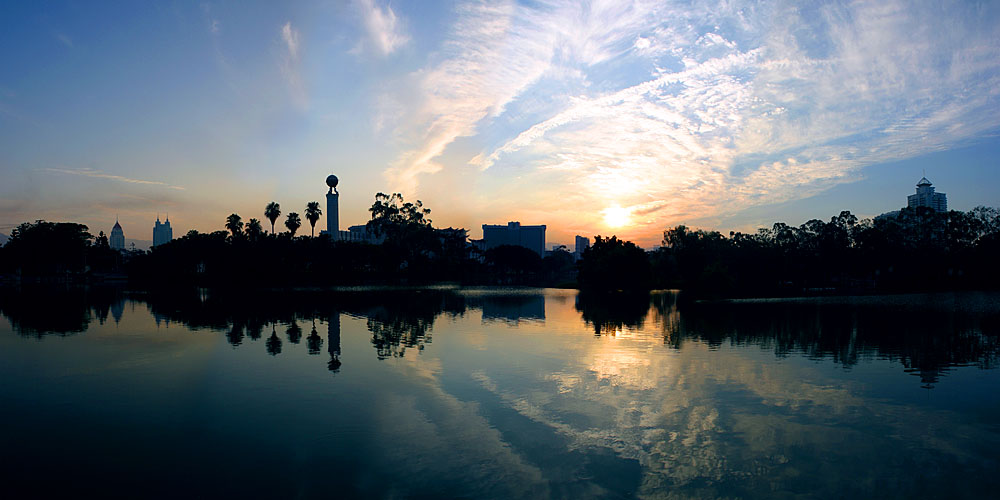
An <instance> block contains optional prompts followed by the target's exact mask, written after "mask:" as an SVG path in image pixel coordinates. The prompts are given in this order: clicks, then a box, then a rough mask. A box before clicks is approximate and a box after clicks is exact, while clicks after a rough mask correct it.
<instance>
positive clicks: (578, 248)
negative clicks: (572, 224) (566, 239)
mask: <svg viewBox="0 0 1000 500" xmlns="http://www.w3.org/2000/svg"><path fill="white" fill-rule="evenodd" d="M588 247H590V238H588V237H586V236H579V235H577V237H576V245H575V248H574V249H573V255H574V256H575V257H576V258H577V259H579V258H580V257H583V251H584V250H586V249H587V248H588Z"/></svg>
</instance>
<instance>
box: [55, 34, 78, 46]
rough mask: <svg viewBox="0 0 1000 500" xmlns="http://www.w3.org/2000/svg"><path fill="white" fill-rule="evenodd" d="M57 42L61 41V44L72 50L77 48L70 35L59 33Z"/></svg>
mask: <svg viewBox="0 0 1000 500" xmlns="http://www.w3.org/2000/svg"><path fill="white" fill-rule="evenodd" d="M56 40H59V43H61V44H63V45H65V46H66V47H67V48H70V49H72V48H74V47H75V45H74V44H73V39H72V38H70V37H69V35H67V34H65V33H57V34H56Z"/></svg>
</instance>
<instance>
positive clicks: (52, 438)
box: [0, 289, 1000, 498]
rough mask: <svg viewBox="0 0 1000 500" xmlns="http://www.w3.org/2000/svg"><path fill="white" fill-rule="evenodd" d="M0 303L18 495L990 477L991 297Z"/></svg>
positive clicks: (599, 491)
mask: <svg viewBox="0 0 1000 500" xmlns="http://www.w3.org/2000/svg"><path fill="white" fill-rule="evenodd" d="M0 297H2V300H0V377H2V383H0V407H2V412H0V426H2V427H0V429H2V431H0V450H2V457H3V458H2V463H0V479H2V481H3V488H4V491H5V492H7V493H8V494H9V493H10V492H20V494H21V495H24V496H30V497H37V496H40V495H47V494H51V493H56V492H64V493H72V494H73V495H74V496H79V495H87V494H94V493H115V494H117V495H119V496H125V495H127V496H139V497H150V496H173V495H178V494H185V495H186V496H210V495H227V496H235V495H252V496H270V497H334V498H342V497H366V498H386V497H390V498H402V497H407V498H412V497H435V498H440V497H469V498H525V497H536V498H546V497H553V498H587V497H600V498H616V497H648V498H702V497H704V498H717V497H729V498H736V497H742V498H753V497H776V498H787V497H824V498H838V497H845V498H855V497H869V498H872V497H907V498H913V497H937V498H942V497H967V498H979V497H988V496H994V495H996V492H997V491H998V490H997V488H998V487H1000V474H998V471H1000V371H998V370H996V369H995V367H996V365H997V362H998V360H1000V295H996V294H957V295H956V294H944V295H914V296H895V297H877V298H853V299H852V298H846V299H817V300H799V301H750V302H740V303H730V304H713V305H705V304H687V303H685V302H681V303H680V305H678V302H677V296H676V295H675V294H672V293H654V294H651V295H648V296H646V295H639V296H625V297H606V296H604V297H601V296H598V297H593V296H586V295H584V296H578V295H577V294H576V292H572V291H559V290H544V291H483V290H478V291H477V290H445V289H425V290H419V291H384V290H383V291H373V290H358V291H352V292H339V293H330V292H322V293H321V292H296V293H282V294H266V293H265V294H256V295H250V296H237V295H235V294H231V293H222V292H215V293H213V292H211V291H192V292H191V293H181V294H171V295H135V294H123V293H121V292H114V291H94V290H91V291H89V292H82V291H62V292H53V291H51V290H48V291H44V292H41V291H39V292H32V291H21V292H19V293H11V292H5V293H4V294H3V295H2V296H0ZM4 496H6V495H4Z"/></svg>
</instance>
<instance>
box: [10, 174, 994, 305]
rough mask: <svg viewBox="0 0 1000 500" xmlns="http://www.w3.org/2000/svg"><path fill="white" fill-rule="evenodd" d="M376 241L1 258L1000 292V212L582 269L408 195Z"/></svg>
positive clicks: (212, 242) (80, 268)
mask: <svg viewBox="0 0 1000 500" xmlns="http://www.w3.org/2000/svg"><path fill="white" fill-rule="evenodd" d="M369 212H370V214H371V219H370V220H369V221H368V223H367V225H366V230H367V231H368V233H369V234H370V235H373V236H374V237H375V238H377V240H378V241H379V244H373V243H372V242H371V241H370V240H369V241H341V240H339V239H337V238H333V237H332V235H328V234H321V235H319V236H317V235H316V232H315V226H316V222H318V220H319V218H320V217H321V215H322V210H321V208H320V205H319V203H318V202H315V201H314V202H310V203H308V204H307V206H306V209H305V211H304V212H303V214H304V216H305V221H307V222H309V224H310V229H311V231H310V235H309V236H297V233H298V231H299V229H300V228H301V226H302V224H303V222H302V217H301V216H300V215H299V214H298V213H297V212H290V213H288V214H285V218H284V226H285V228H286V229H287V231H285V232H277V231H276V229H275V226H276V224H277V223H278V221H279V219H280V218H281V216H282V211H281V206H280V205H279V204H278V203H277V202H270V203H268V204H267V205H266V206H265V208H264V211H263V215H264V218H263V220H265V221H268V222H270V233H268V231H267V230H266V229H265V228H264V226H263V223H262V222H261V220H258V219H256V218H250V219H249V220H248V221H246V222H244V219H243V218H242V217H241V216H240V215H239V214H236V213H233V214H230V215H229V216H228V217H227V218H226V220H225V222H224V227H225V230H219V231H213V232H209V233H202V232H198V231H193V230H192V231H189V232H188V233H187V234H186V235H184V236H183V237H181V238H178V239H176V240H173V241H171V242H169V243H166V244H163V245H159V246H157V247H155V248H153V249H152V250H151V251H149V252H125V253H121V252H117V251H114V250H111V249H110V248H109V247H108V244H107V237H105V236H104V235H103V233H101V234H99V235H98V236H96V237H95V236H93V235H91V234H90V233H89V232H88V230H87V227H86V226H83V225H81V224H73V223H52V222H45V221H36V222H34V223H25V224H22V225H20V226H18V227H17V228H15V230H14V231H13V232H12V233H11V237H10V240H9V241H8V243H7V244H6V245H5V246H4V247H3V248H0V273H4V274H7V275H18V276H21V277H31V276H53V275H59V276H67V275H69V276H90V275H94V274H100V273H115V272H117V273H121V274H123V275H127V276H128V279H129V281H130V283H133V284H135V285H137V286H157V285H163V284H169V285H188V284H197V285H205V286H282V285H324V286H325V285H350V284H383V283H386V284H390V283H409V284H421V283H434V282H455V283H463V284H499V285H532V286H556V285H563V286H579V287H580V288H585V289H595V290H648V289H651V288H680V289H684V290H687V291H689V292H693V293H692V295H697V296H709V297H729V296H755V295H759V296H765V295H767V296H771V295H795V294H801V293H803V292H805V293H824V292H844V291H848V292H894V291H923V290H941V289H969V288H977V289H994V288H996V287H997V282H998V279H1000V264H998V262H997V259H996V258H995V256H996V255H1000V211H998V210H997V209H996V208H988V207H978V208H976V209H973V210H971V211H968V212H962V211H955V210H952V211H947V212H936V211H934V210H930V209H927V208H916V209H913V208H906V209H903V210H901V211H899V212H898V213H893V214H887V215H885V216H880V217H877V218H875V219H864V220H859V219H858V218H857V217H856V216H854V215H853V214H851V213H850V212H847V211H844V212H841V213H840V214H839V215H836V216H834V217H832V218H830V220H829V221H828V222H826V221H822V220H818V219H814V220H810V221H807V222H805V223H803V224H802V225H800V226H798V227H793V226H789V225H787V224H785V223H781V222H778V223H775V224H774V225H772V226H771V227H769V228H760V229H758V230H757V231H756V232H751V233H742V232H730V233H729V235H728V236H725V235H723V234H722V233H720V232H718V231H706V230H701V229H691V228H688V227H686V226H683V225H680V226H676V227H673V228H670V229H667V230H665V231H664V233H663V240H662V243H661V245H660V246H659V247H658V248H656V249H654V250H652V251H646V250H643V249H641V248H640V247H638V246H637V245H635V244H634V243H633V242H630V241H625V240H621V239H619V238H617V237H616V236H611V237H601V236H597V237H596V238H595V240H594V243H593V245H592V246H591V247H589V248H587V249H586V250H585V251H584V252H583V254H582V258H581V259H580V260H579V261H576V259H574V256H573V255H572V254H571V253H570V252H569V251H568V250H566V249H565V247H561V248H557V249H554V250H553V251H551V252H548V253H547V255H546V256H544V257H543V256H540V255H538V254H536V253H535V252H533V251H531V250H528V249H527V248H523V247H519V246H500V247H497V248H492V249H489V250H482V249H480V248H478V247H476V246H475V245H473V244H471V242H470V241H469V238H468V232H467V230H465V229H460V228H451V227H449V228H436V227H434V226H433V224H432V220H431V219H430V214H431V210H430V209H429V208H427V207H425V206H424V205H423V203H421V202H420V201H419V200H418V201H416V202H408V201H406V200H405V199H404V198H403V196H402V195H400V194H399V193H395V194H391V195H390V194H385V193H378V194H377V195H375V200H374V203H373V204H372V206H371V207H370V208H369Z"/></svg>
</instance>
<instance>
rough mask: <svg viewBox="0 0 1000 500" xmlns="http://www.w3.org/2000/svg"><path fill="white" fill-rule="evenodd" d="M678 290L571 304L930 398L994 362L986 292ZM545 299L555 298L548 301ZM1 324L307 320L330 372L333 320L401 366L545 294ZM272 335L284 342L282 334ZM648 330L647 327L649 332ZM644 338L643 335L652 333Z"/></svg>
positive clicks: (6, 303) (610, 331) (333, 300)
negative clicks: (471, 314)
mask: <svg viewBox="0 0 1000 500" xmlns="http://www.w3.org/2000/svg"><path fill="white" fill-rule="evenodd" d="M678 297H679V296H678V294H677V293H673V292H656V293H652V294H650V293H632V294H622V293H618V294H588V293H580V294H578V295H576V296H575V298H574V306H575V309H576V311H577V312H578V313H579V314H580V317H581V319H582V320H583V321H584V323H585V324H587V325H588V326H589V327H590V328H592V329H593V331H594V334H595V335H598V336H601V335H612V336H615V335H622V334H623V333H626V332H628V331H638V330H643V329H645V328H646V325H647V323H650V322H652V323H653V324H655V325H658V326H657V327H656V328H657V329H658V330H659V331H660V333H659V335H662V337H663V343H664V344H665V345H667V346H669V347H671V348H674V349H681V348H682V347H683V345H684V344H685V343H686V342H692V341H695V342H700V343H704V344H706V345H708V346H710V347H712V348H717V347H719V346H722V345H730V346H756V347H760V348H762V349H767V350H770V351H772V352H773V353H774V355H775V356H776V357H777V358H785V357H788V356H790V355H793V354H801V355H805V356H807V357H809V358H812V359H829V360H832V361H834V362H836V363H838V364H840V365H842V366H844V367H845V368H849V367H851V366H854V365H856V364H857V363H858V362H859V361H863V360H871V359H885V360H890V361H895V362H898V363H900V364H901V365H902V366H903V368H904V369H905V370H906V371H908V372H912V373H913V374H914V375H917V376H919V378H920V381H921V383H922V384H923V386H924V387H927V388H931V387H933V386H934V384H935V383H937V382H938V381H939V380H940V377H941V376H943V375H945V374H947V373H948V371H949V370H950V369H951V368H952V367H957V366H966V365H975V366H978V367H980V368H993V367H995V366H996V365H997V361H998V358H1000V328H998V325H1000V313H998V310H997V309H998V308H1000V305H998V302H997V300H995V296H994V295H989V294H964V295H956V294H936V295H914V296H890V297H859V298H818V299H799V300H749V301H736V302H718V303H699V302H694V303H689V302H683V301H682V302H679V301H678ZM550 298H551V297H550ZM0 299H2V300H0V314H3V316H5V317H6V318H8V320H9V321H10V322H11V325H12V326H13V328H14V330H15V331H16V332H17V333H19V334H21V335H23V336H30V337H36V338H42V337H44V336H45V335H60V336H65V335H72V334H76V333H80V332H84V331H86V330H87V328H88V326H89V324H90V322H91V321H95V320H96V321H97V322H98V323H99V324H104V323H105V322H106V321H108V320H109V317H110V318H111V319H113V321H114V322H115V323H116V324H117V323H119V322H120V321H121V319H122V316H123V314H124V311H125V308H126V304H127V303H130V304H133V307H134V305H135V304H140V305H143V304H144V305H145V306H146V307H147V308H148V310H149V311H150V312H151V313H152V315H153V316H154V317H155V318H156V322H157V325H158V326H160V327H164V328H166V327H169V326H170V324H171V323H180V324H183V325H185V326H186V327H187V328H190V329H194V330H198V329H207V330H212V331H219V332H224V333H225V336H226V340H227V342H228V343H229V344H230V345H232V346H233V347H238V346H241V345H243V344H244V343H245V342H246V341H250V342H256V341H258V340H261V338H262V335H263V331H264V329H265V328H266V327H267V326H270V327H271V328H270V329H271V331H270V335H268V336H267V338H266V340H265V342H264V344H265V346H264V347H265V349H266V351H267V353H268V354H271V355H272V356H277V355H279V354H281V352H282V347H283V345H284V342H286V341H287V342H288V343H289V344H292V345H295V344H299V343H300V342H301V341H302V336H303V329H302V326H301V325H300V322H309V323H310V326H309V328H310V330H309V335H308V337H306V344H307V349H308V352H309V354H312V355H316V354H319V353H320V352H321V351H322V348H323V344H324V340H323V338H322V337H321V336H320V335H319V331H318V329H317V322H318V323H319V324H322V323H327V325H328V326H327V340H326V345H327V352H328V353H329V356H330V359H329V362H328V367H329V369H330V370H331V371H338V370H339V369H340V368H341V365H342V360H341V357H342V353H341V342H340V314H347V315H349V316H352V317H357V318H361V319H364V320H365V322H366V326H367V329H368V331H369V332H370V333H371V345H372V347H373V348H374V350H375V355H376V357H377V358H378V359H387V358H401V357H403V356H405V355H406V353H407V352H408V351H409V350H414V349H415V350H417V351H421V350H423V349H425V348H426V347H427V346H428V345H430V344H431V343H432V340H433V330H434V324H435V322H436V321H438V320H439V319H440V318H442V317H443V318H446V319H447V318H452V319H454V318H456V317H461V316H463V315H465V314H466V313H467V312H468V311H479V312H480V313H481V315H482V320H483V321H484V322H491V321H501V322H504V323H508V324H511V325H514V326H516V325H517V324H518V323H519V322H521V321H529V322H543V321H544V320H545V299H546V296H545V295H544V294H543V293H542V292H541V291H530V290H529V291H516V292H505V291H500V292H495V291H493V292H491V291H483V290H460V289H420V290H392V289H389V290H378V289H374V290H359V291H350V292H317V291H296V292H260V293H254V294H243V293H234V292H232V291H211V290H204V289H197V290H195V289H192V290H186V291H180V292H178V291H172V292H170V293H164V292H161V293H144V294H135V293H130V294H126V293H125V292H123V291H122V290H120V289H113V288H93V289H79V288H65V289H52V288H26V289H21V290H9V289H7V290H4V291H3V292H0ZM279 326H280V327H281V331H282V332H283V334H284V340H283V339H282V338H281V336H279V330H278V328H279ZM647 330H648V329H647ZM647 333H648V332H647Z"/></svg>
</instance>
